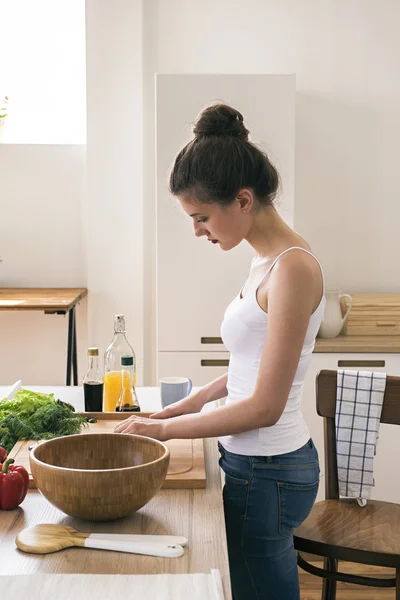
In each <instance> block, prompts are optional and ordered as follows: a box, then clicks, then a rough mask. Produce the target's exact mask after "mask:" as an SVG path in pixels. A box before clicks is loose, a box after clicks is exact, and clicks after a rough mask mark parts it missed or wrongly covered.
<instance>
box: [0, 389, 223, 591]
mask: <svg viewBox="0 0 400 600" xmlns="http://www.w3.org/2000/svg"><path fill="white" fill-rule="evenodd" d="M24 387H27V388H29V389H32V390H37V391H42V392H45V393H50V392H54V393H55V395H56V397H57V398H59V399H61V400H64V401H67V402H70V403H71V404H73V405H74V406H75V408H76V409H77V410H78V411H80V410H82V409H83V390H82V387H80V386H77V387H46V386H24ZM7 391H8V388H7V387H5V386H3V387H2V386H0V398H2V397H4V396H5V395H6V393H7ZM137 394H138V399H139V403H140V405H141V408H142V410H143V411H153V410H157V409H158V408H159V407H160V398H159V388H138V389H137ZM212 408H213V406H210V407H208V408H207V409H209V410H212ZM204 452H205V463H206V472H207V488H206V489H205V490H199V489H183V490H161V491H160V492H159V493H158V494H157V495H156V496H155V497H154V498H153V499H152V500H151V501H150V502H149V503H148V504H147V505H146V506H144V507H143V508H142V509H141V510H139V511H138V512H137V513H135V514H133V515H132V516H130V517H127V518H125V519H119V520H117V521H112V522H105V523H104V522H103V523H96V522H90V521H82V520H80V519H75V518H73V517H69V516H67V515H65V514H64V513H62V512H60V511H59V510H58V509H56V508H54V507H53V506H52V505H51V504H49V503H48V502H47V500H46V499H45V498H44V497H43V496H42V495H41V494H40V493H39V492H38V491H37V490H29V492H28V494H27V496H26V498H25V500H24V502H23V503H22V504H21V506H20V507H18V508H17V509H15V510H11V511H0V546H1V574H2V575H16V574H17V575H18V574H21V575H22V574H33V573H49V574H50V573H52V574H55V573H58V574H59V573H63V574H64V573H78V574H88V573H94V574H121V575H125V574H134V575H139V574H140V575H146V574H155V573H158V574H163V573H172V574H183V573H210V571H211V570H212V569H219V571H220V573H221V576H222V581H223V587H224V592H225V599H226V600H230V599H231V591H230V581H229V566H228V556H227V545H226V536H225V523H224V514H223V504H222V495H221V476H220V469H219V467H218V450H217V442H216V440H215V439H207V440H205V441H204ZM38 523H64V524H66V525H69V526H71V527H74V528H75V529H78V530H80V531H83V532H88V531H91V532H96V533H100V532H104V533H141V534H171V535H183V536H185V537H187V538H188V540H189V543H188V547H187V548H186V549H185V554H184V556H182V557H181V558H175V559H166V558H157V557H152V556H141V555H134V554H126V553H121V552H110V551H103V550H92V549H83V548H79V549H77V548H70V549H68V550H62V551H60V552H56V553H53V554H47V555H34V554H27V553H24V552H21V551H20V550H18V549H17V547H16V546H15V541H14V540H15V536H16V535H17V533H18V532H19V531H21V529H24V528H26V527H32V526H33V525H36V524H38Z"/></svg>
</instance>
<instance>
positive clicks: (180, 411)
mask: <svg viewBox="0 0 400 600" xmlns="http://www.w3.org/2000/svg"><path fill="white" fill-rule="evenodd" d="M248 133H249V132H248V130H247V129H246V128H245V126H244V124H243V117H242V115H241V114H240V113H239V112H238V111H236V110H235V109H233V108H231V107H230V106H227V105H223V104H217V105H214V106H211V107H208V108H206V109H205V110H204V111H203V112H202V113H201V115H200V116H199V118H198V120H197V122H196V124H195V127H194V134H195V135H194V139H193V140H192V141H191V142H190V143H189V144H187V145H186V146H185V147H184V148H183V149H182V150H181V151H180V153H179V154H178V156H177V158H176V160H175V164H174V167H173V170H172V173H171V177H170V189H171V192H172V194H174V195H175V196H176V197H177V199H178V201H179V202H180V204H181V205H182V207H183V210H184V211H185V212H186V213H187V215H188V216H189V218H190V219H191V220H192V223H193V227H194V233H195V235H196V236H198V237H201V236H207V238H208V240H210V242H212V243H214V244H216V245H218V246H219V248H220V249H221V250H223V251H228V250H231V249H232V248H234V247H235V246H237V245H238V244H240V243H241V242H242V241H243V240H246V241H247V242H248V243H249V244H250V245H251V246H252V247H253V248H254V251H255V257H254V259H253V261H252V263H251V268H250V274H249V277H248V279H247V281H246V282H245V284H244V285H243V287H242V289H241V291H240V292H239V293H238V295H237V296H236V298H234V299H233V301H232V302H231V304H230V305H229V306H228V307H227V309H226V312H225V315H224V320H223V323H222V327H221V333H222V338H223V341H224V344H225V346H226V347H227V349H228V350H229V351H230V362H229V370H228V373H227V374H226V375H223V376H222V377H219V378H218V379H216V380H215V381H212V382H211V383H209V384H208V385H206V386H204V387H203V388H201V389H200V391H198V392H197V393H196V394H194V395H192V396H190V397H188V398H185V399H184V400H181V401H180V402H177V403H175V404H173V405H171V406H169V407H167V408H166V409H164V410H162V411H161V412H159V413H156V414H155V415H152V418H151V419H143V418H140V417H134V416H133V417H131V418H129V419H128V420H126V421H124V423H123V424H121V425H119V426H118V427H117V429H116V431H117V432H120V433H137V434H141V435H147V436H149V437H153V438H157V439H159V440H168V439H171V438H205V437H218V438H219V442H218V445H219V450H220V454H221V458H220V465H221V467H222V469H223V470H224V472H225V486H224V491H223V499H224V509H225V521H226V533H227V540H228V551H229V564H230V573H231V581H232V590H233V596H234V599H235V600H253V599H254V600H261V599H262V600H299V598H300V592H299V582H298V574H297V564H296V553H295V550H294V546H293V528H295V527H297V526H299V525H300V524H301V523H302V521H303V520H304V519H305V518H306V517H307V515H308V514H309V512H310V510H311V508H312V505H313V503H314V500H315V497H316V494H317V490H318V483H319V465H318V454H317V451H316V449H315V446H314V444H313V442H312V440H311V439H310V433H309V431H308V428H307V425H306V423H305V421H304V419H303V416H302V413H301V410H300V399H301V393H302V389H303V383H304V378H305V375H306V371H307V368H308V365H309V363H310V359H311V354H312V351H313V348H314V343H315V337H316V335H317V332H318V329H319V326H320V323H321V319H322V315H323V311H324V306H325V298H324V283H323V275H322V270H321V266H320V264H319V262H318V260H317V259H316V258H315V256H314V255H313V254H312V253H311V250H310V247H309V246H308V244H307V242H306V241H305V240H304V239H303V238H302V237H301V236H300V235H298V234H297V233H296V232H295V231H293V230H292V229H291V228H290V227H289V226H288V225H286V223H285V222H284V221H283V220H282V219H281V218H280V216H279V214H278V213H277V211H276V209H275V208H274V203H273V201H274V198H275V196H276V193H277V191H278V187H279V177H278V174H277V172H276V170H275V168H274V166H273V165H272V164H271V163H270V162H269V160H268V157H267V156H266V155H265V154H264V153H263V152H262V151H261V150H260V149H258V148H257V147H256V146H255V145H253V144H252V143H250V142H249V141H248ZM216 251H218V250H217V249H216ZM206 283H207V282H205V284H206ZM226 396H227V400H226V404H225V405H224V406H221V407H219V408H217V409H216V410H213V411H206V412H204V411H203V412H200V411H201V409H202V407H203V406H204V405H205V404H206V403H207V402H210V401H212V400H216V399H218V398H223V397H226Z"/></svg>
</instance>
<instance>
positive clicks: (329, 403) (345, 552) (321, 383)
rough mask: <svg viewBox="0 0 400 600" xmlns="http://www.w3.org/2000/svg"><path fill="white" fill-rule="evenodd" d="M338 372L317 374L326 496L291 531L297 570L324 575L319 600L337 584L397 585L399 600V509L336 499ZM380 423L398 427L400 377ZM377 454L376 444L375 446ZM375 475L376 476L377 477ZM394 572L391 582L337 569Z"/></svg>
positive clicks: (390, 381) (390, 387)
mask: <svg viewBox="0 0 400 600" xmlns="http://www.w3.org/2000/svg"><path fill="white" fill-rule="evenodd" d="M336 382H337V371H321V372H320V373H319V374H318V376H317V412H318V414H319V415H320V416H321V417H324V447H325V497H326V500H324V501H322V502H317V503H316V504H315V505H314V507H313V509H312V511H311V513H310V515H309V516H308V518H307V519H306V520H305V521H304V523H303V524H302V525H301V526H300V527H298V528H297V529H296V530H295V532H294V533H295V537H294V544H295V548H296V549H297V550H298V551H299V553H298V564H299V566H300V567H301V568H302V569H304V570H305V571H307V572H308V573H311V574H312V575H316V576H317V577H323V578H324V582H323V588H322V600H335V598H336V582H337V581H345V582H347V583H356V584H359V585H367V586H372V587H385V588H386V587H395V588H396V600H400V505H399V504H394V503H391V502H381V501H377V500H368V503H367V506H365V507H361V506H359V504H358V503H357V500H356V499H355V498H354V499H340V498H339V485H338V475H337V462H336V436H335V409H336ZM381 423H391V424H394V425H400V377H389V376H388V377H387V380H386V390H385V396H384V400H383V408H382V415H381ZM378 452H379V445H378ZM388 468H389V469H392V471H393V476H394V477H398V476H399V457H398V456H393V463H392V465H390V464H388ZM377 476H379V473H378V474H377ZM301 551H302V552H308V553H310V554H315V555H318V556H323V557H324V568H323V569H322V568H319V567H316V566H314V565H311V564H309V563H308V562H307V561H306V560H305V559H304V558H303V557H302V556H301V554H300V552H301ZM339 560H344V561H350V562H354V563H361V564H367V565H378V566H383V567H392V568H395V569H396V577H395V578H385V579H384V578H373V577H365V576H360V575H351V574H349V573H341V572H340V571H338V561H339Z"/></svg>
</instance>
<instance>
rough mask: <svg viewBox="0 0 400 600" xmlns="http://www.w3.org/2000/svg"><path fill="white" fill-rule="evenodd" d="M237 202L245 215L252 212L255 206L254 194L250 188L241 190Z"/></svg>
mask: <svg viewBox="0 0 400 600" xmlns="http://www.w3.org/2000/svg"><path fill="white" fill-rule="evenodd" d="M236 200H237V202H238V203H239V206H240V210H241V211H243V212H244V213H248V212H250V210H251V209H252V207H253V205H254V197H253V193H252V192H251V190H249V189H248V188H242V189H241V190H239V192H238V194H237V196H236Z"/></svg>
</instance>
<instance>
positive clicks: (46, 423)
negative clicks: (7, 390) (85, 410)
mask: <svg viewBox="0 0 400 600" xmlns="http://www.w3.org/2000/svg"><path fill="white" fill-rule="evenodd" d="M82 426H87V420H86V419H85V418H84V417H81V416H79V415H76V414H74V407H73V406H71V404H68V403H66V402H62V401H61V400H56V399H55V398H54V394H41V393H38V392H31V391H30V390H25V389H22V390H19V391H18V392H17V393H16V395H15V397H14V398H13V400H2V401H1V402H0V446H3V448H5V449H6V450H7V452H9V451H10V450H11V448H12V447H13V446H14V444H15V443H16V442H17V441H18V440H43V439H50V438H53V437H59V436H62V435H72V434H74V433H79V432H80V430H81V428H82Z"/></svg>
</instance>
